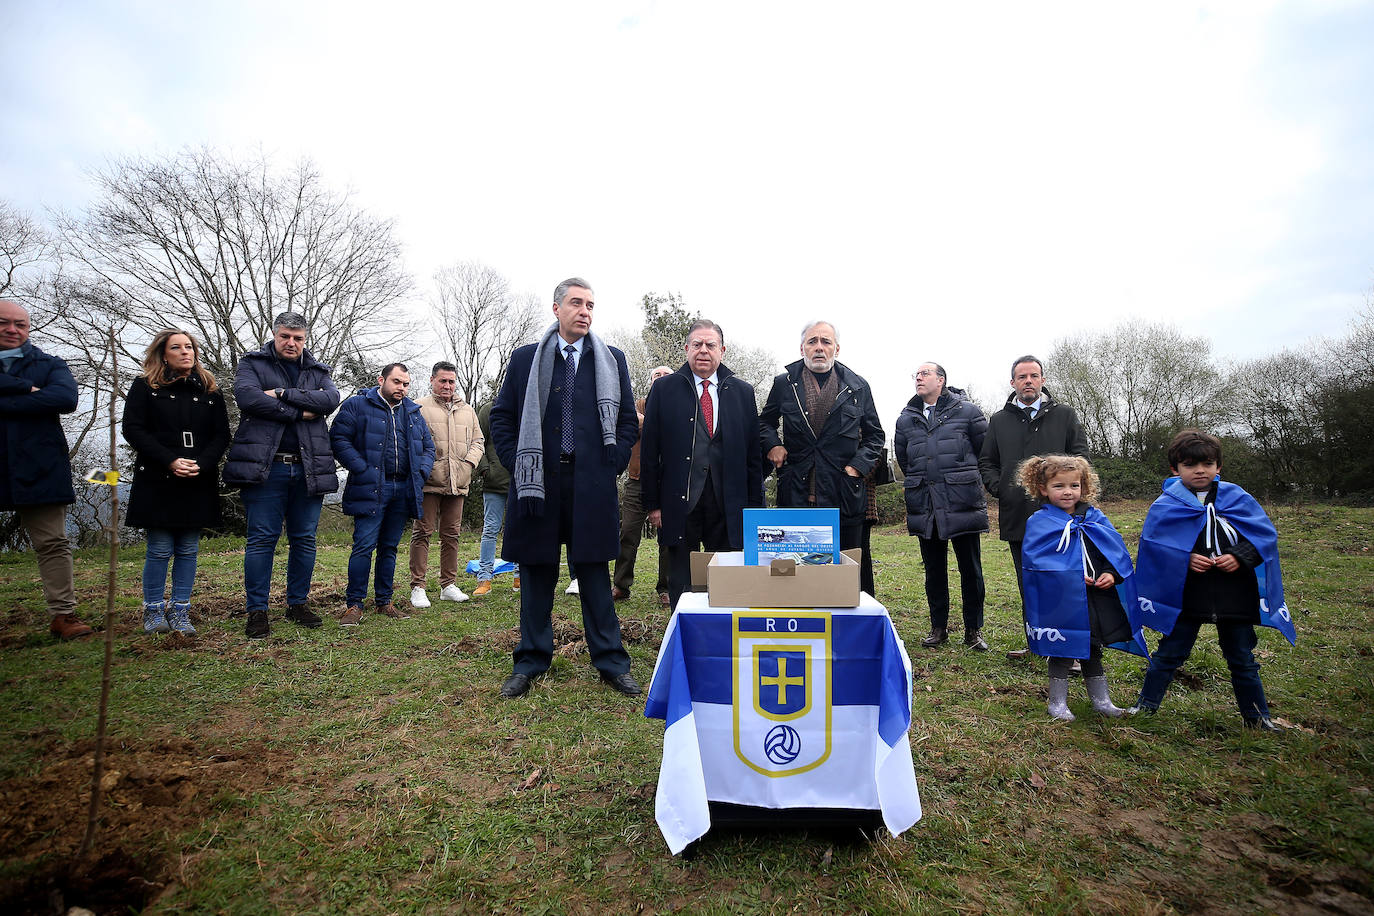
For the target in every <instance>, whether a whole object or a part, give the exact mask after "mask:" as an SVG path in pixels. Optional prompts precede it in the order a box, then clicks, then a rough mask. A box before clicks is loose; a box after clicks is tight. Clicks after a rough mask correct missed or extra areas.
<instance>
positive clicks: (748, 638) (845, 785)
mask: <svg viewBox="0 0 1374 916" xmlns="http://www.w3.org/2000/svg"><path fill="white" fill-rule="evenodd" d="M644 714H645V715H646V716H649V717H650V718H655V719H663V720H664V723H665V724H664V732H663V761H662V764H661V765H660V767H659V777H658V792H657V797H656V805H655V809H656V817H657V820H658V825H659V829H660V830H661V831H662V832H663V838H664V840H666V841H667V843H668V848H669V849H670V850H671V851H672V853H673V854H674V855H676V854H677V853H679V852H681V851H682V850H683V849H685V848H686V847H687V845H688V844H689V843H691V842H693V841H694V840H697V839H699V838H700V837H701V836H703V835H704V834H705V833H706V831H707V830H709V829H710V827H711V803H713V802H714V803H725V804H728V805H731V806H734V805H745V806H751V807H754V808H763V809H779V810H782V809H831V810H833V809H845V810H867V811H880V812H881V814H882V819H883V823H884V824H885V825H886V827H887V829H888V830H889V831H890V832H891V833H892V834H893V835H894V836H896V835H898V834H900V833H902V832H903V831H904V830H906V829H907V828H908V827H910V826H912V825H913V824H915V823H916V822H917V821H918V820H920V818H921V800H920V796H919V794H918V792H917V790H916V773H915V769H914V767H913V764H912V760H911V745H910V743H909V741H908V730H909V728H910V726H911V661H910V659H909V658H908V657H907V653H906V647H905V646H904V645H903V644H902V640H901V638H900V637H898V636H897V632H896V630H895V629H893V626H892V620H891V619H890V618H889V617H888V614H887V610H886V608H884V607H883V606H882V605H881V604H879V603H878V602H877V601H875V600H874V599H873V598H872V597H870V596H869V595H866V594H865V595H863V596H862V598H861V602H860V604H859V606H858V607H854V608H719V607H718V608H713V607H710V606H709V604H708V603H707V597H706V595H705V594H704V593H701V592H688V593H685V594H683V596H682V598H681V599H680V600H679V602H678V607H677V611H676V612H675V613H674V614H673V616H672V619H671V620H670V621H669V622H668V629H667V632H666V633H665V634H664V636H663V644H662V646H661V647H660V648H659V655H658V662H657V664H656V665H655V666H654V676H653V680H652V681H651V683H650V685H649V698H648V702H647V703H646V704H645V709H644Z"/></svg>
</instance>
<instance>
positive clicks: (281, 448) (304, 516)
mask: <svg viewBox="0 0 1374 916" xmlns="http://www.w3.org/2000/svg"><path fill="white" fill-rule="evenodd" d="M309 333H310V332H309V331H308V330H307V328H306V320H305V316H304V315H301V314H300V313H298V312H282V313H281V314H280V315H278V316H277V317H276V319H274V320H273V322H272V339H271V340H269V341H267V342H266V343H265V344H263V345H262V349H260V350H255V351H253V352H252V353H247V354H244V357H243V358H242V359H240V360H239V364H238V367H237V368H236V369H235V370H234V400H235V401H236V402H237V403H238V405H239V414H240V417H239V428H238V430H237V432H235V433H234V441H233V444H231V445H230V446H229V459H228V461H226V462H225V463H224V482H225V483H226V484H228V485H229V486H236V487H240V488H241V491H242V493H243V508H244V510H245V511H246V512H247V515H248V541H247V544H246V545H245V546H244V549H243V590H244V598H245V604H246V606H247V608H246V609H247V613H248V622H247V624H246V625H245V627H244V633H245V634H246V635H247V636H248V638H249V639H265V638H266V637H267V636H269V635H270V634H271V632H272V627H271V624H270V622H269V621H268V616H267V611H268V607H267V599H268V592H269V589H270V587H271V585H272V563H273V561H274V560H275V558H276V553H277V540H278V538H280V537H281V531H282V525H283V523H285V525H286V537H287V540H288V542H289V543H290V553H289V555H288V557H287V561H286V618H287V619H288V620H291V621H294V622H295V623H297V624H299V625H300V626H303V627H307V628H309V629H312V630H313V629H315V628H317V627H319V626H320V625H321V624H322V622H323V621H321V620H320V616H319V615H318V614H316V613H315V612H314V611H312V610H310V604H309V602H310V580H311V578H312V577H313V575H314V572H315V532H316V530H317V529H318V528H319V525H320V509H321V507H322V506H323V505H324V497H325V494H327V493H333V492H334V491H335V490H337V489H338V488H339V475H338V473H337V472H336V470H335V467H334V452H333V451H332V450H331V449H330V446H329V427H328V426H327V425H326V423H325V417H327V416H329V415H330V414H331V413H333V412H334V409H335V408H336V407H338V406H339V389H338V388H336V387H335V386H334V379H333V378H332V374H333V373H332V371H331V370H330V368H329V367H328V366H326V365H325V364H324V363H321V362H320V361H319V360H317V359H315V357H313V356H312V355H311V354H310V351H309V350H307V349H306V348H305V343H306V338H307V337H308V336H309Z"/></svg>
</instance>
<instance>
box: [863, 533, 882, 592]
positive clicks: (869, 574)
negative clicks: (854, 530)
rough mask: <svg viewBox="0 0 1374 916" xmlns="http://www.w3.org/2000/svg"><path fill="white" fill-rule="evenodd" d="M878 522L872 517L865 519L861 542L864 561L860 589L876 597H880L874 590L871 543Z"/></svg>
mask: <svg viewBox="0 0 1374 916" xmlns="http://www.w3.org/2000/svg"><path fill="white" fill-rule="evenodd" d="M876 524H877V522H874V521H872V520H871V519H864V533H863V538H862V540H860V542H859V546H860V547H861V548H863V552H864V558H863V561H862V562H860V563H859V591H861V592H867V593H868V594H870V595H872V596H873V597H875V598H876V597H878V593H877V592H876V591H874V590H873V585H874V583H873V550H872V548H871V547H870V546H869V545H870V544H872V542H873V541H872V536H873V526H874V525H876Z"/></svg>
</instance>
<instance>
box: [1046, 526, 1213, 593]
mask: <svg viewBox="0 0 1374 916" xmlns="http://www.w3.org/2000/svg"><path fill="white" fill-rule="evenodd" d="M1076 521H1078V519H1077V518H1075V517H1073V516H1070V517H1069V520H1068V521H1067V522H1065V523H1064V531H1063V532H1062V533H1061V534H1060V535H1059V546H1057V547H1055V548H1054V550H1055V552H1056V553H1063V552H1064V551H1065V550H1068V549H1069V541H1070V540H1071V539H1072V538H1073V534H1074V529H1075V527H1076V526H1075V525H1074V522H1076ZM1222 524H1223V525H1225V524H1226V522H1225V521H1224V520H1223V521H1222ZM1228 527H1229V526H1228ZM1078 549H1079V551H1080V552H1081V553H1082V554H1083V575H1084V576H1086V577H1087V578H1089V579H1096V578H1097V570H1096V569H1094V568H1093V563H1092V560H1090V559H1089V558H1088V545H1087V544H1084V543H1083V534H1082V532H1079V534H1078Z"/></svg>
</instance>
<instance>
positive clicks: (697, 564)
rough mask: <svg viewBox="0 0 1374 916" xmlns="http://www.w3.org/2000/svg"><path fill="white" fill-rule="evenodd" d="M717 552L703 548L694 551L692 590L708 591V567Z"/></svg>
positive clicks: (692, 559)
mask: <svg viewBox="0 0 1374 916" xmlns="http://www.w3.org/2000/svg"><path fill="white" fill-rule="evenodd" d="M714 556H715V554H713V553H707V552H705V551H701V550H693V551H692V558H691V564H692V591H694V592H704V591H706V568H707V567H708V566H710V565H711V558H712V557H714Z"/></svg>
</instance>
